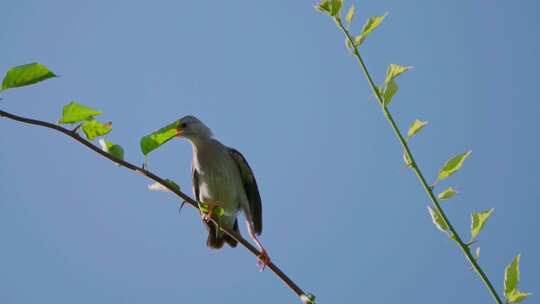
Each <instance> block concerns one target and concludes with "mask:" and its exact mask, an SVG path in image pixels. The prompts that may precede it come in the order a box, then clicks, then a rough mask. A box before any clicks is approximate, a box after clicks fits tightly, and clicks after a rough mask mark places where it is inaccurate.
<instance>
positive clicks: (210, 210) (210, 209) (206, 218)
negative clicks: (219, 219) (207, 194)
mask: <svg viewBox="0 0 540 304" xmlns="http://www.w3.org/2000/svg"><path fill="white" fill-rule="evenodd" d="M213 211H214V207H208V213H204V212H203V213H202V219H203V221H205V222H207V223H210V221H212V213H213Z"/></svg>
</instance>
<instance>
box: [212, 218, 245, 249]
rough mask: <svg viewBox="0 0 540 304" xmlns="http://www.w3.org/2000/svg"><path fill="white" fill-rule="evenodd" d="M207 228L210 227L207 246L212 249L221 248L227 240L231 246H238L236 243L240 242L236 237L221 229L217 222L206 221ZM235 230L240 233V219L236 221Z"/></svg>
mask: <svg viewBox="0 0 540 304" xmlns="http://www.w3.org/2000/svg"><path fill="white" fill-rule="evenodd" d="M206 228H207V229H208V239H207V240H206V246H208V247H210V248H212V249H220V248H221V247H223V244H225V242H227V244H229V246H231V247H233V248H234V247H236V245H237V244H238V242H237V241H236V240H235V239H233V238H232V237H230V236H228V235H227V234H225V233H224V232H222V231H220V230H219V229H218V227H217V226H216V224H214V223H206ZM233 230H234V231H235V232H236V233H240V230H239V229H238V220H235V221H234V226H233Z"/></svg>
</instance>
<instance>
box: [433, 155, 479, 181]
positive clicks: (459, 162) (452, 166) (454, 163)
mask: <svg viewBox="0 0 540 304" xmlns="http://www.w3.org/2000/svg"><path fill="white" fill-rule="evenodd" d="M471 153H472V151H467V152H465V153H462V154H458V155H456V156H454V157H452V158H451V159H449V160H448V161H446V163H445V164H444V166H443V168H442V169H441V170H440V171H439V176H438V177H437V181H442V180H443V179H445V178H447V177H449V176H450V175H452V174H454V173H456V172H457V171H459V169H461V166H463V162H464V161H465V159H467V157H469V155H471Z"/></svg>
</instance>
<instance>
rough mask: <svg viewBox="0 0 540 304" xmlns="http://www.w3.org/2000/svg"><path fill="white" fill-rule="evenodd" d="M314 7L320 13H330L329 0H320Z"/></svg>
mask: <svg viewBox="0 0 540 304" xmlns="http://www.w3.org/2000/svg"><path fill="white" fill-rule="evenodd" d="M315 9H316V10H318V11H319V12H321V13H330V2H329V0H322V1H321V2H319V4H317V5H315Z"/></svg>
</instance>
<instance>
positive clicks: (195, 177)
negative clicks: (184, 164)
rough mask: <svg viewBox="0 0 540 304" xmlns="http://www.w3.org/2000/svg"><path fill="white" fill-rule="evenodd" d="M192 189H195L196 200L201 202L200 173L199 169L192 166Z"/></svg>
mask: <svg viewBox="0 0 540 304" xmlns="http://www.w3.org/2000/svg"><path fill="white" fill-rule="evenodd" d="M191 187H192V189H193V195H194V196H195V200H196V201H197V202H200V199H199V172H197V169H195V167H193V166H191Z"/></svg>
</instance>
